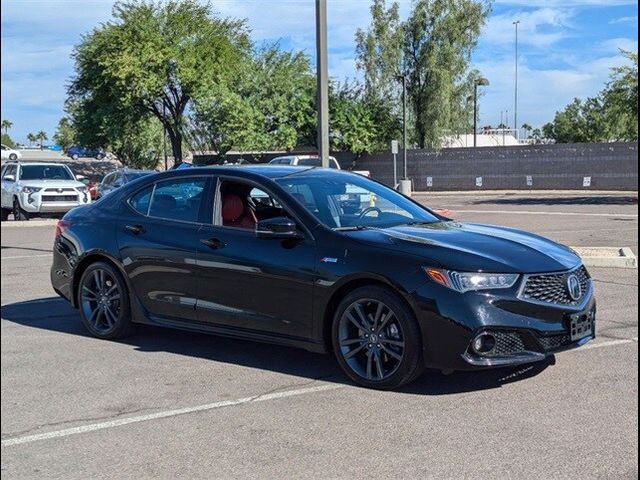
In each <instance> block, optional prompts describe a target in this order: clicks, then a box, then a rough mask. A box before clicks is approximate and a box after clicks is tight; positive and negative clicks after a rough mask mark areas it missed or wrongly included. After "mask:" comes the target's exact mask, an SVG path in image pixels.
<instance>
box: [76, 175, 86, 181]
mask: <svg viewBox="0 0 640 480" xmlns="http://www.w3.org/2000/svg"><path fill="white" fill-rule="evenodd" d="M85 178H86V177H85V176H84V175H76V180H77V181H79V182H82V181H83V180H84V179H85Z"/></svg>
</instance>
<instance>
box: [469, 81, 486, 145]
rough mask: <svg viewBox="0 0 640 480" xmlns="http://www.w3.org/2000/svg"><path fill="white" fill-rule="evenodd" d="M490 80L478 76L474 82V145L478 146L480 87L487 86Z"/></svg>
mask: <svg viewBox="0 0 640 480" xmlns="http://www.w3.org/2000/svg"><path fill="white" fill-rule="evenodd" d="M487 85H489V80H487V79H486V78H484V77H480V78H476V80H475V81H474V82H473V147H474V148H475V147H477V146H478V87H479V86H482V87H486V86H487Z"/></svg>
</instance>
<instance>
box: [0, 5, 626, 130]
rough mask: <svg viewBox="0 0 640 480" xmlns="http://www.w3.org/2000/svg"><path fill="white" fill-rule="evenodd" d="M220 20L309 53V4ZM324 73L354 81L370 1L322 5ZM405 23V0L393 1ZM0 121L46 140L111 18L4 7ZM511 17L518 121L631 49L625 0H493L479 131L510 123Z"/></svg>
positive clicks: (482, 54)
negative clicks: (77, 48) (81, 57)
mask: <svg viewBox="0 0 640 480" xmlns="http://www.w3.org/2000/svg"><path fill="white" fill-rule="evenodd" d="M212 3H213V5H214V6H215V8H216V10H218V11H219V12H220V13H221V14H222V15H226V16H233V17H241V18H247V19H248V23H249V26H250V28H251V29H252V31H253V38H254V40H256V41H257V42H262V41H279V42H280V45H281V46H282V47H283V48H293V49H302V50H305V51H306V52H307V53H308V54H309V55H310V56H312V57H313V54H314V48H315V47H314V42H315V30H314V2H313V0H270V1H267V0H263V1H260V0H218V1H216V0H213V2H212ZM328 3H329V5H328V17H329V18H328V20H329V32H328V37H329V64H330V65H329V71H330V74H331V75H332V76H333V77H337V78H358V76H359V75H358V73H357V72H356V70H355V62H354V40H353V38H354V33H355V31H356V29H357V28H358V27H366V25H367V24H368V22H369V4H370V2H369V0H341V1H340V0H328ZM399 3H400V5H401V12H402V15H403V16H406V15H407V14H408V12H409V9H410V5H411V1H410V0H401V1H400V2H399ZM1 4H2V22H1V36H2V74H1V80H2V88H1V91H2V102H1V104H2V118H3V119H5V118H6V119H9V120H11V121H12V122H13V124H14V126H13V128H12V130H11V132H10V133H11V134H12V137H13V138H14V140H17V141H24V140H25V137H26V134H27V133H28V132H36V131H39V130H45V131H46V132H47V133H48V134H49V136H51V135H52V134H53V133H54V131H55V127H56V124H57V122H58V120H59V118H60V117H61V116H62V114H63V105H64V100H65V85H66V82H67V80H68V79H69V77H70V76H71V75H72V74H73V62H72V61H71V59H70V58H69V54H70V53H71V51H72V48H73V46H74V45H75V44H77V43H78V42H79V41H80V38H81V35H82V34H83V33H84V32H87V31H89V30H90V29H91V28H93V27H94V26H96V25H98V24H99V23H100V22H104V21H106V20H108V19H109V18H110V14H111V7H112V5H113V2H111V1H104V0H2V2H1ZM515 19H519V20H520V21H521V23H520V30H519V32H520V35H519V38H520V42H519V44H520V49H519V69H520V75H519V90H520V101H519V113H518V123H519V124H522V123H524V122H527V123H529V124H531V125H533V126H534V127H535V126H541V125H542V124H543V123H545V122H547V121H549V120H551V119H552V118H553V115H554V113H555V111H556V110H558V109H559V108H562V107H563V106H564V105H566V104H567V103H568V102H569V101H571V99H572V98H573V97H576V96H577V97H586V96H590V95H595V94H596V93H597V92H598V91H599V90H600V89H601V88H602V86H603V84H604V82H605V81H606V80H607V77H608V74H609V68H610V67H612V66H615V65H619V64H620V63H621V62H622V59H621V58H620V56H619V54H618V48H625V49H633V50H637V48H638V28H637V24H638V4H637V1H628V0H566V1H556V0H549V1H541V0H497V1H496V2H495V3H494V7H493V13H492V15H491V17H490V19H489V21H488V23H487V25H486V27H485V28H484V30H483V34H482V37H481V40H480V44H479V46H478V49H477V51H476V53H475V55H474V59H473V62H474V66H475V67H476V68H478V69H479V70H480V71H481V72H482V73H483V75H484V76H486V77H487V78H488V79H489V80H490V82H491V85H490V86H489V87H487V88H486V89H485V95H484V97H483V98H482V100H481V106H480V124H481V125H487V124H491V125H496V124H498V123H499V122H500V115H501V112H503V111H507V110H508V111H509V117H510V122H512V121H513V120H512V119H513V107H514V98H513V87H514V27H513V25H512V22H513V21H514V20H515Z"/></svg>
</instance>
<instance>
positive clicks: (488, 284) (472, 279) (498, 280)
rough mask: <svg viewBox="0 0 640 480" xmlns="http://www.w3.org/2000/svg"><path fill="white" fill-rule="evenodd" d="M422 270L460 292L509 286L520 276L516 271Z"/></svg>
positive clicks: (441, 283) (428, 268)
mask: <svg viewBox="0 0 640 480" xmlns="http://www.w3.org/2000/svg"><path fill="white" fill-rule="evenodd" d="M424 270H425V272H427V275H429V278H431V279H432V280H434V281H435V282H437V283H439V284H440V285H444V286H445V287H447V288H450V289H452V290H456V291H458V292H460V293H464V292H469V291H475V290H493V289H497V288H511V287H513V286H514V285H515V284H516V282H517V281H518V278H519V277H520V275H518V274H517V273H477V272H453V271H450V270H442V269H439V268H430V267H425V268H424Z"/></svg>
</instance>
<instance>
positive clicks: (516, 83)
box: [513, 20, 520, 140]
mask: <svg viewBox="0 0 640 480" xmlns="http://www.w3.org/2000/svg"><path fill="white" fill-rule="evenodd" d="M519 24H520V20H516V21H515V22H513V25H515V27H516V53H515V55H516V57H515V64H516V81H515V92H514V97H515V98H514V103H515V112H514V114H513V126H514V128H515V129H516V139H517V140H520V128H518V25H519Z"/></svg>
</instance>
